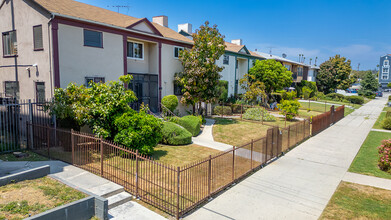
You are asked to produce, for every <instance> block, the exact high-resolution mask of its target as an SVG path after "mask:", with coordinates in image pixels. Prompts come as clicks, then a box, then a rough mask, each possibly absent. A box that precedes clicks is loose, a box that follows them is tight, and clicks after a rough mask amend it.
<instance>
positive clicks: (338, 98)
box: [326, 93, 345, 101]
mask: <svg viewBox="0 0 391 220" xmlns="http://www.w3.org/2000/svg"><path fill="white" fill-rule="evenodd" d="M326 98H328V99H332V100H334V101H343V100H344V99H345V96H344V95H342V94H339V93H329V94H327V95H326Z"/></svg>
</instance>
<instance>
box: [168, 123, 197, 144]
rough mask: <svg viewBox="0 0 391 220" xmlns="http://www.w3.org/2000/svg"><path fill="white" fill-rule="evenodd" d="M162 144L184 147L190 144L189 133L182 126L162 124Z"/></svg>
mask: <svg viewBox="0 0 391 220" xmlns="http://www.w3.org/2000/svg"><path fill="white" fill-rule="evenodd" d="M162 133H163V138H162V143H163V144H169V145H185V144H191V137H192V135H191V133H190V132H188V131H187V130H186V129H185V128H183V127H182V126H180V125H178V124H175V123H173V122H164V124H163V129H162Z"/></svg>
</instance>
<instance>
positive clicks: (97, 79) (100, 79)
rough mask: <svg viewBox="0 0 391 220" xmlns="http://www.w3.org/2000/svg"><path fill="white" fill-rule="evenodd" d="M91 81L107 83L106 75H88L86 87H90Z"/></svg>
mask: <svg viewBox="0 0 391 220" xmlns="http://www.w3.org/2000/svg"><path fill="white" fill-rule="evenodd" d="M91 83H105V77H86V87H87V88H90V87H91Z"/></svg>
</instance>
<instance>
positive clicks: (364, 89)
mask: <svg viewBox="0 0 391 220" xmlns="http://www.w3.org/2000/svg"><path fill="white" fill-rule="evenodd" d="M360 84H361V89H360V91H359V93H360V94H361V95H364V96H368V95H371V94H374V92H376V91H377V90H378V88H379V84H378V82H377V80H376V78H375V76H374V75H373V74H372V71H367V72H366V73H365V76H364V78H363V80H361V82H360Z"/></svg>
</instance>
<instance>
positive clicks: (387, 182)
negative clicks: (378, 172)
mask: <svg viewBox="0 0 391 220" xmlns="http://www.w3.org/2000/svg"><path fill="white" fill-rule="evenodd" d="M342 180H343V181H346V182H350V183H357V184H361V185H366V186H373V187H377V188H380V189H386V190H391V179H384V178H379V177H375V176H367V175H363V174H358V173H351V172H347V173H346V174H345V176H344V177H343V179H342Z"/></svg>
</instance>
